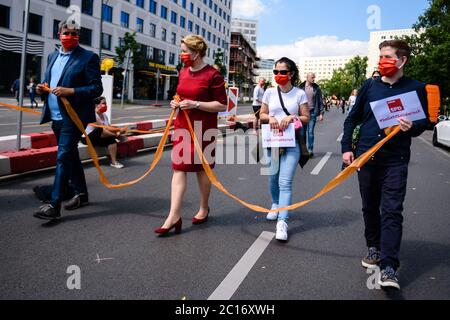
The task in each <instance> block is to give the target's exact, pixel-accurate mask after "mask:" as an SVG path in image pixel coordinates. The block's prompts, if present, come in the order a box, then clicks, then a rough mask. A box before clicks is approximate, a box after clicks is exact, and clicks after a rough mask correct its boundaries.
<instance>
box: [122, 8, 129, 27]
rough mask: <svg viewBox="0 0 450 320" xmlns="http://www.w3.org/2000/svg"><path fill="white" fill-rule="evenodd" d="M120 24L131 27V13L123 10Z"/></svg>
mask: <svg viewBox="0 0 450 320" xmlns="http://www.w3.org/2000/svg"><path fill="white" fill-rule="evenodd" d="M120 25H121V26H122V27H124V28H129V27H130V15H129V14H128V13H126V12H123V11H122V12H121V14H120Z"/></svg>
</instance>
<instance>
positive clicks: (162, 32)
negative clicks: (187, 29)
mask: <svg viewBox="0 0 450 320" xmlns="http://www.w3.org/2000/svg"><path fill="white" fill-rule="evenodd" d="M161 40H162V41H166V40H167V29H164V28H162V30H161Z"/></svg>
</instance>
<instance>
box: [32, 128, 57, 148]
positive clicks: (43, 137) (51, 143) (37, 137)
mask: <svg viewBox="0 0 450 320" xmlns="http://www.w3.org/2000/svg"><path fill="white" fill-rule="evenodd" d="M24 136H27V137H30V139H31V148H32V149H41V148H49V147H55V146H57V142H56V136H55V134H54V133H53V131H44V132H39V133H27V134H24Z"/></svg>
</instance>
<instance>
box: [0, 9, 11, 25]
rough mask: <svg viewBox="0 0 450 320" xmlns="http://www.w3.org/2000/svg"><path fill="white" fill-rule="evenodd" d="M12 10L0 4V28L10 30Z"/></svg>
mask: <svg viewBox="0 0 450 320" xmlns="http://www.w3.org/2000/svg"><path fill="white" fill-rule="evenodd" d="M9 17H10V8H9V7H7V6H2V5H1V4H0V27H3V28H9V19H10V18H9Z"/></svg>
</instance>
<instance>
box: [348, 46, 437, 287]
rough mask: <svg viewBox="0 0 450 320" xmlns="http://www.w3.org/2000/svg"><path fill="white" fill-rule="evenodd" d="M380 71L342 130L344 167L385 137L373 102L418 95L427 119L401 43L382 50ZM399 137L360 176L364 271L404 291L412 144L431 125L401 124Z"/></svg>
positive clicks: (366, 86) (424, 97) (424, 98)
mask: <svg viewBox="0 0 450 320" xmlns="http://www.w3.org/2000/svg"><path fill="white" fill-rule="evenodd" d="M380 51H381V52H380V63H379V70H380V72H381V74H382V76H383V77H382V78H376V79H369V80H367V81H366V82H365V83H364V85H363V87H362V88H361V90H360V94H359V95H358V97H357V99H356V102H355V105H354V106H353V108H352V110H351V111H350V113H349V115H348V117H347V119H346V120H345V124H344V137H343V139H342V153H343V161H344V163H345V164H346V165H350V164H351V163H352V162H353V161H354V159H355V157H359V156H360V155H361V154H363V153H364V152H366V151H368V150H369V149H370V148H371V147H372V146H374V145H375V144H376V143H378V142H379V141H380V140H382V139H383V138H385V137H386V134H385V132H384V131H383V130H381V129H380V127H379V125H378V122H377V120H376V118H375V115H374V113H373V112H372V109H371V106H370V102H374V101H379V100H382V99H386V98H389V97H394V96H398V95H401V94H405V93H409V92H416V93H417V95H418V97H419V100H420V103H421V105H422V108H423V110H424V112H425V115H426V116H427V117H428V100H427V94H426V89H425V84H424V83H421V82H419V81H417V80H413V79H410V78H407V77H405V76H403V70H404V67H405V65H406V64H407V63H408V60H409V57H410V55H411V49H410V47H409V46H408V44H407V43H406V42H404V41H401V40H391V41H385V42H383V43H381V44H380ZM398 122H399V125H400V128H401V132H400V133H398V134H397V135H396V136H395V137H394V138H392V139H391V140H390V141H388V142H387V143H386V144H385V145H384V146H383V147H382V148H381V149H380V150H379V151H378V152H377V153H376V154H375V155H374V157H373V158H372V159H371V160H370V161H369V162H368V163H367V164H366V165H365V166H364V167H363V168H361V170H360V172H359V173H358V178H359V186H360V192H361V197H362V203H363V214H364V222H365V237H366V243H367V247H368V254H367V256H366V257H365V258H364V259H363V260H362V261H361V263H362V265H363V267H365V268H377V267H378V265H379V266H380V269H381V273H380V279H379V281H378V282H379V284H380V285H381V286H382V287H392V288H396V289H400V284H399V281H398V273H397V270H398V268H399V266H400V261H399V258H398V256H399V251H400V244H401V240H402V231H403V229H402V223H403V216H402V211H403V201H404V200H405V195H406V183H407V176H408V164H409V161H410V157H411V150H410V147H411V138H412V137H417V136H419V135H420V134H422V133H423V132H424V131H425V129H426V127H427V124H428V119H423V120H419V121H414V122H412V121H410V120H409V119H407V118H400V119H399V120H398ZM358 124H361V129H360V137H359V141H358V146H357V148H356V150H353V149H352V133H353V130H354V129H355V127H356V126H357V125H358Z"/></svg>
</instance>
